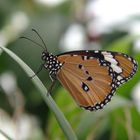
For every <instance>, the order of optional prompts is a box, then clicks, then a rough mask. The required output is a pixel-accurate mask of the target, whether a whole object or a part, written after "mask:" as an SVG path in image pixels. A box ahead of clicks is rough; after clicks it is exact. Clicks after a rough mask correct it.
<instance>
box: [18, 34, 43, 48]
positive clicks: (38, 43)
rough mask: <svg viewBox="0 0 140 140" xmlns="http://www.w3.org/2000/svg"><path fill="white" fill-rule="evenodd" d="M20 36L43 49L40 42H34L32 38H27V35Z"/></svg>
mask: <svg viewBox="0 0 140 140" xmlns="http://www.w3.org/2000/svg"><path fill="white" fill-rule="evenodd" d="M20 38H24V39H27V40H29V41H31V42H33V43H34V44H36V45H38V46H40V47H41V48H42V49H43V50H44V47H43V46H42V45H41V44H39V43H37V42H35V41H34V40H32V39H30V38H28V37H25V36H21V37H20Z"/></svg>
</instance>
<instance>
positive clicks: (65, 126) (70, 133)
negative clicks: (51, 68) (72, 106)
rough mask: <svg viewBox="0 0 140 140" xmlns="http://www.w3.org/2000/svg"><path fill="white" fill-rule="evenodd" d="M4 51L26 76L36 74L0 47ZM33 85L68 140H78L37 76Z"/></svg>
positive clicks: (8, 51)
mask: <svg viewBox="0 0 140 140" xmlns="http://www.w3.org/2000/svg"><path fill="white" fill-rule="evenodd" d="M0 48H1V49H2V50H3V51H5V52H6V53H7V54H8V55H9V56H10V57H12V59H14V60H15V61H16V62H17V63H18V64H19V65H20V67H21V68H22V69H23V70H24V71H25V72H26V74H27V75H28V76H29V77H31V76H32V75H34V74H35V73H34V72H33V71H32V70H31V68H30V67H29V66H28V65H27V64H26V63H24V62H23V61H22V60H21V59H20V58H19V57H18V56H17V55H16V54H14V53H13V52H12V51H10V50H9V49H7V48H5V47H0ZM32 82H33V84H34V85H35V86H36V88H37V89H38V90H39V91H40V93H41V95H42V97H43V99H44V101H45V103H46V104H47V105H48V106H49V108H50V109H51V111H52V112H53V113H54V115H55V117H56V120H57V121H58V123H59V125H60V127H61V128H62V130H63V132H64V134H65V135H66V137H67V139H68V140H77V138H76V135H75V133H74V132H73V130H72V128H71V126H70V125H69V123H68V121H67V120H66V118H65V117H64V115H63V114H62V112H61V111H60V109H59V108H58V107H57V105H56V103H55V102H54V100H53V99H52V97H51V96H50V95H47V92H48V91H47V89H46V88H45V86H44V85H43V84H42V82H41V81H40V79H39V78H38V77H37V76H35V77H34V78H32Z"/></svg>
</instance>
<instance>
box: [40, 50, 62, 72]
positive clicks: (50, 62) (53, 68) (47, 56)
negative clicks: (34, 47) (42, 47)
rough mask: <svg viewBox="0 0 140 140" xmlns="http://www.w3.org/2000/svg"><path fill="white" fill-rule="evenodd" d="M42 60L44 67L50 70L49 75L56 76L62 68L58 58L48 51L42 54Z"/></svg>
mask: <svg viewBox="0 0 140 140" xmlns="http://www.w3.org/2000/svg"><path fill="white" fill-rule="evenodd" d="M42 60H43V61H44V67H45V68H46V69H48V70H49V74H50V75H52V74H55V75H56V73H57V72H58V70H59V69H60V68H61V66H62V63H60V62H59V61H58V59H57V56H55V55H53V54H51V53H49V52H48V51H43V52H42Z"/></svg>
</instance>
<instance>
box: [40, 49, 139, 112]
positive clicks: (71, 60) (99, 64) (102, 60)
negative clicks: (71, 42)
mask: <svg viewBox="0 0 140 140" xmlns="http://www.w3.org/2000/svg"><path fill="white" fill-rule="evenodd" d="M42 60H43V61H44V64H43V66H44V67H45V68H46V69H47V70H49V74H50V77H52V79H55V78H56V79H58V80H59V81H60V82H61V84H62V85H63V86H64V87H65V88H66V89H67V90H68V91H69V93H70V94H71V96H72V97H73V98H74V100H75V101H76V103H77V104H78V105H79V106H80V107H83V108H85V109H87V110H90V111H92V110H98V109H102V108H103V107H104V106H105V104H107V103H108V102H109V101H110V100H111V98H112V96H113V94H114V92H115V91H116V88H117V87H118V86H120V85H121V84H123V83H125V82H126V81H128V80H129V79H130V78H132V76H133V75H134V74H135V73H136V70H137V62H136V61H135V60H134V59H133V58H132V57H130V56H128V55H126V54H123V53H118V52H110V51H97V50H95V51H94V50H85V51H72V52H66V53H63V54H59V55H56V56H55V55H52V54H49V53H48V51H47V50H45V51H43V53H42Z"/></svg>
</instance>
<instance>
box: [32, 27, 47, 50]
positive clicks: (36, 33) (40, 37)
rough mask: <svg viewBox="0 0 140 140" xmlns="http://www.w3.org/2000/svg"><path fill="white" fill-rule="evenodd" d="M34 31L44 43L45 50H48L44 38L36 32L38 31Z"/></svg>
mask: <svg viewBox="0 0 140 140" xmlns="http://www.w3.org/2000/svg"><path fill="white" fill-rule="evenodd" d="M32 31H33V32H35V33H36V34H37V35H38V37H39V38H40V40H41V41H42V43H43V45H44V47H45V49H46V50H47V46H46V44H45V42H44V40H43V39H42V37H41V36H40V34H39V33H38V32H37V30H36V29H32Z"/></svg>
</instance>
